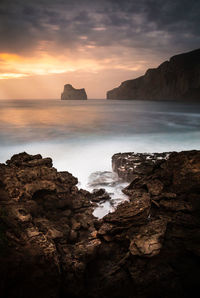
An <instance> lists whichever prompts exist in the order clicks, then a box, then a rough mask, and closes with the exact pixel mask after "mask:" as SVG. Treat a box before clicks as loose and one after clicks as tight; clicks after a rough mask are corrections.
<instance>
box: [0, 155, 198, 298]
mask: <svg viewBox="0 0 200 298" xmlns="http://www.w3.org/2000/svg"><path fill="white" fill-rule="evenodd" d="M129 156H130V158H129V161H128V165H129V167H128V166H127V167H126V166H125V171H123V173H125V172H126V171H127V173H126V174H123V178H124V179H126V177H127V180H129V181H131V183H130V185H129V186H128V187H126V188H125V189H124V192H125V193H127V194H128V195H129V198H130V202H125V203H124V204H121V205H119V206H118V207H117V209H116V211H115V212H113V213H110V214H108V215H106V216H105V217H104V218H102V219H101V220H97V219H96V218H94V216H93V215H92V212H93V205H94V203H92V202H91V201H92V200H95V198H98V197H102V196H106V195H107V194H106V193H105V191H104V190H99V191H97V190H96V191H94V192H93V193H89V192H88V191H85V190H79V189H78V188H77V186H76V184H77V182H78V181H77V179H76V178H75V177H73V176H72V175H71V174H70V173H68V172H58V171H57V170H56V169H55V168H53V166H52V160H51V159H50V158H42V157H41V155H34V156H32V155H28V154H27V153H21V154H18V155H15V156H13V157H12V158H11V159H10V160H9V161H7V163H6V164H0V268H1V269H0V279H1V283H0V293H1V295H2V297H5V298H7V297H9V298H19V297H20V298H27V297H30V298H33V297H34V298H35V297H38V298H40V297H41V298H46V297H48V298H49V297H52V298H64V297H70V298H71V297H72V298H80V297H86V298H92V297H94V298H100V297H104V298H108V297H109V298H110V297H115V298H122V297H127V298H146V297H148V298H149V297H150V298H151V297H152V298H153V297H154V298H155V297H156V298H160V297H166V298H168V297H196V296H195V295H196V292H197V291H198V288H199V276H200V269H199V268H200V267H199V261H200V241H199V239H200V197H199V193H200V151H188V152H181V153H171V154H163V155H156V154H154V155H151V156H153V158H150V159H149V158H148V155H145V154H140V155H138V157H137V158H138V159H137V158H136V156H135V154H133V153H132V154H130V153H129ZM156 156H157V159H156ZM116 157H117V158H116ZM121 157H122V159H121V160H120V154H118V155H115V157H114V159H113V161H115V160H116V163H115V164H114V166H115V170H116V171H118V167H119V168H120V167H122V166H123V162H124V163H127V159H126V158H125V157H126V155H124V154H121ZM161 157H162V158H161ZM131 159H132V161H131ZM122 160H123V162H122ZM138 160H139V161H138ZM149 160H150V161H149ZM147 161H149V162H150V163H151V164H150V166H147V164H146V162H147ZM135 162H136V163H139V162H140V163H141V164H140V170H141V171H139V172H137V168H134V163H135ZM131 163H132V164H131ZM142 164H143V165H144V167H142ZM130 167H132V168H133V169H135V170H136V173H134V172H132V173H131V175H132V180H131V178H130V175H129V174H128V173H129V170H130ZM145 169H147V171H146V170H145ZM119 173H120V171H119ZM134 175H137V177H136V176H134ZM97 200H98V199H97Z"/></svg>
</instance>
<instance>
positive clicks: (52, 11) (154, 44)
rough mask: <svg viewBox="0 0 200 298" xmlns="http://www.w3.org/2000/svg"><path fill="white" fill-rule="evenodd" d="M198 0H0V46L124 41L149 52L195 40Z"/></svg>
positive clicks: (193, 44) (199, 27)
mask: <svg viewBox="0 0 200 298" xmlns="http://www.w3.org/2000/svg"><path fill="white" fill-rule="evenodd" d="M199 16H200V1H199V0H190V1H188V0H187V1H185V0H174V1H173V0H140V1H136V0H132V1H131V0H123V1H120V0H99V1H95V0H93V1H92V0H91V1H90V0H85V1H84V0H82V1H81V0H74V1H67V0H66V1H64V0H57V1H53V0H40V1H38V0H35V1H29V0H1V2H0V51H1V52H3V51H6V52H17V53H22V52H27V53H28V52H29V51H30V50H34V49H36V48H37V46H38V44H39V43H40V42H41V41H46V42H49V43H50V44H51V45H54V47H64V48H73V49H74V50H76V48H78V47H80V46H85V45H97V46H104V47H107V46H124V47H129V48H134V49H135V48H139V49H140V48H143V49H149V50H152V51H166V52H167V51H169V49H171V52H173V51H174V50H175V49H178V50H181V49H182V50H188V49H193V48H197V47H199V44H200V18H199Z"/></svg>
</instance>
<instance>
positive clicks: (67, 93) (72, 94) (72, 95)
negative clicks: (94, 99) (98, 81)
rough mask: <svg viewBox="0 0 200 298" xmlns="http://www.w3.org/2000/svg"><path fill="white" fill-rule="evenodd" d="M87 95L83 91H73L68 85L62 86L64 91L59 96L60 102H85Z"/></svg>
mask: <svg viewBox="0 0 200 298" xmlns="http://www.w3.org/2000/svg"><path fill="white" fill-rule="evenodd" d="M86 99H87V94H86V92H85V89H75V88H73V87H72V85H70V84H66V85H65V86H64V91H63V93H62V94H61V100H86Z"/></svg>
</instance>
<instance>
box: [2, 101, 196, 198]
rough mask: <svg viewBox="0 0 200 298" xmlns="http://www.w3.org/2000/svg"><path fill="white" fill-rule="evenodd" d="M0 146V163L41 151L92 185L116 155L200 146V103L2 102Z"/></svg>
mask: <svg viewBox="0 0 200 298" xmlns="http://www.w3.org/2000/svg"><path fill="white" fill-rule="evenodd" d="M0 145H1V150H0V162H5V161H6V160H7V159H8V158H10V157H11V156H12V155H13V154H15V153H19V152H22V151H27V152H28V153H30V154H37V153H41V154H42V155H43V156H44V157H46V156H50V157H52V158H53V162H54V166H55V167H56V168H57V169H58V170H67V171H69V172H71V173H72V174H73V175H74V176H77V177H78V179H79V181H80V187H83V188H89V186H88V177H89V176H90V175H91V174H92V173H93V172H96V171H111V157H112V155H113V154H114V153H117V152H127V151H134V152H162V151H180V150H188V149H200V103H180V102H164V101H161V102H155V101H154V102H153V101H118V100H116V101H112V100H110V101H107V100H87V101H61V100H13V101H11V100H10V101H8V100H7V101H0ZM111 192H112V191H111ZM115 195H116V196H117V197H119V196H121V193H120V192H119V191H116V193H115Z"/></svg>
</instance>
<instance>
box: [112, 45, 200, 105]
mask: <svg viewBox="0 0 200 298" xmlns="http://www.w3.org/2000/svg"><path fill="white" fill-rule="evenodd" d="M107 99H133V100H200V49H197V50H194V51H192V52H188V53H184V54H180V55H177V56H174V57H172V58H171V59H170V60H169V61H165V62H164V63H162V64H161V65H160V66H158V68H155V69H148V70H147V72H146V73H145V75H143V76H141V77H139V78H136V79H134V80H129V81H125V82H123V83H122V84H121V85H120V86H119V87H118V88H115V89H113V90H110V91H108V92H107Z"/></svg>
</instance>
